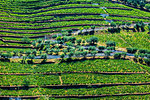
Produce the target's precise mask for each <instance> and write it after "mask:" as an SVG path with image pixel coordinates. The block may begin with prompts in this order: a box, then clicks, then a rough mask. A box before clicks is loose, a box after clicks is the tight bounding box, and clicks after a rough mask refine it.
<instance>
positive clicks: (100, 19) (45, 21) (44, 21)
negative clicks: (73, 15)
mask: <svg viewBox="0 0 150 100" xmlns="http://www.w3.org/2000/svg"><path fill="white" fill-rule="evenodd" d="M80 20H98V21H105V19H103V18H77V19H64V20H43V21H33V22H32V21H19V22H17V21H14V22H5V21H3V22H2V21H0V23H14V24H15V23H52V22H63V21H80ZM108 21H109V20H108ZM113 21H124V22H133V23H135V21H127V20H116V19H114V20H113ZM14 24H13V25H7V26H29V25H14ZM34 26H43V25H34ZM1 28H2V27H1ZM4 28H5V27H4Z"/></svg>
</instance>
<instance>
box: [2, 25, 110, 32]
mask: <svg viewBox="0 0 150 100" xmlns="http://www.w3.org/2000/svg"><path fill="white" fill-rule="evenodd" d="M91 25H96V26H106V27H108V26H109V25H103V24H75V25H66V26H55V27H45V28H39V29H36V28H35V29H32V30H42V29H52V28H63V27H72V26H91ZM22 30H23V29H22ZM58 31H60V30H52V31H43V32H17V31H7V30H0V32H7V33H20V34H26V33H28V34H40V33H51V32H58Z"/></svg>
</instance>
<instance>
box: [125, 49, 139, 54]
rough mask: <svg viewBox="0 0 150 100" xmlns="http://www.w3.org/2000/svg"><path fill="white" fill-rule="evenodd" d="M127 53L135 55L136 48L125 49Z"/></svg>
mask: <svg viewBox="0 0 150 100" xmlns="http://www.w3.org/2000/svg"><path fill="white" fill-rule="evenodd" d="M126 49H127V52H128V53H136V52H137V48H126Z"/></svg>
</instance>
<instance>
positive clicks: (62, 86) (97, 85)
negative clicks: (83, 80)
mask: <svg viewBox="0 0 150 100" xmlns="http://www.w3.org/2000/svg"><path fill="white" fill-rule="evenodd" d="M118 85H133V86H135V85H150V82H144V83H95V84H63V85H59V84H56V85H44V86H40V87H41V88H71V87H72V88H79V87H80V88H91V87H89V86H93V87H94V86H95V87H99V88H101V87H106V86H118ZM22 87H24V86H23V85H17V86H16V85H15V86H2V85H0V88H3V89H5V88H22ZM37 87H39V86H37V85H29V86H28V88H37Z"/></svg>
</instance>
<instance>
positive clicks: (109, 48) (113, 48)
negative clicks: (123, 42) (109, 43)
mask: <svg viewBox="0 0 150 100" xmlns="http://www.w3.org/2000/svg"><path fill="white" fill-rule="evenodd" d="M107 50H115V47H107Z"/></svg>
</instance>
